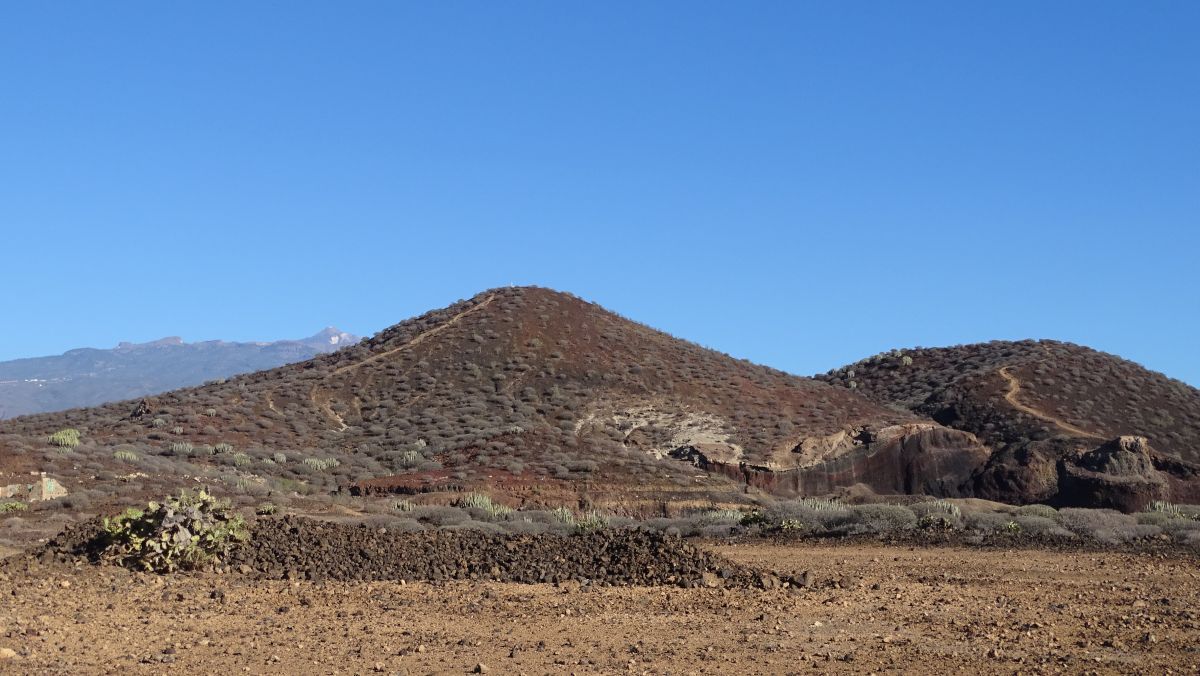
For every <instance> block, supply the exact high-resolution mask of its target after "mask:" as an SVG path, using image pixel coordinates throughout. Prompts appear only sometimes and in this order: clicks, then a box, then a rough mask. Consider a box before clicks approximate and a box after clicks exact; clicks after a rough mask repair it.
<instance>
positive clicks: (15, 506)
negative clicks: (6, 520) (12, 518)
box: [0, 500, 29, 514]
mask: <svg viewBox="0 0 1200 676" xmlns="http://www.w3.org/2000/svg"><path fill="white" fill-rule="evenodd" d="M27 509H29V505H27V504H25V503H24V502H21V501H20V500H9V501H8V502H0V514H5V513H8V512H24V511H25V510H27Z"/></svg>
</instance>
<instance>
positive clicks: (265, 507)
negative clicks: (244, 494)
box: [254, 502, 279, 516]
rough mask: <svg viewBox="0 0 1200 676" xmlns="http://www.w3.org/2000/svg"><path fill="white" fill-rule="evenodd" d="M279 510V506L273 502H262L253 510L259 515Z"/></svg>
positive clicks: (266, 514)
mask: <svg viewBox="0 0 1200 676" xmlns="http://www.w3.org/2000/svg"><path fill="white" fill-rule="evenodd" d="M278 511H279V507H278V506H276V505H275V503H273V502H264V503H262V504H261V505H259V506H258V508H257V509H255V510H254V513H255V514H257V515H259V516H270V515H271V514H274V513H275V512H278Z"/></svg>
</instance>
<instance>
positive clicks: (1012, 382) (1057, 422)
mask: <svg viewBox="0 0 1200 676" xmlns="http://www.w3.org/2000/svg"><path fill="white" fill-rule="evenodd" d="M1010 368H1012V367H1011V366H1005V367H1003V368H1001V369H1000V371H999V373H1000V375H1001V377H1003V378H1004V379H1005V380H1006V381H1008V392H1006V393H1005V394H1004V400H1005V401H1007V402H1008V403H1009V404H1010V405H1012V407H1013V408H1015V409H1017V410H1018V411H1021V412H1022V413H1028V414H1029V415H1031V416H1033V417H1035V418H1037V419H1038V420H1043V421H1045V422H1048V423H1050V424H1051V425H1054V426H1055V427H1058V428H1059V429H1061V430H1063V431H1064V432H1068V433H1070V434H1073V435H1075V436H1079V437H1086V438H1088V439H1103V438H1104V437H1102V436H1100V435H1098V434H1093V433H1091V432H1088V431H1086V430H1081V429H1079V428H1078V427H1075V426H1074V425H1072V424H1070V423H1068V422H1067V421H1065V420H1063V419H1062V418H1056V417H1054V416H1052V415H1050V414H1048V413H1044V412H1042V411H1039V410H1038V409H1036V408H1033V407H1031V406H1026V405H1025V404H1022V403H1021V402H1020V401H1018V400H1017V395H1019V394H1020V393H1021V381H1020V379H1018V378H1017V377H1016V376H1014V375H1013V374H1011V373H1009V372H1008V370H1009V369H1010Z"/></svg>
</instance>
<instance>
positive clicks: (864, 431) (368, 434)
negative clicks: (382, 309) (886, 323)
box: [0, 288, 986, 500]
mask: <svg viewBox="0 0 1200 676" xmlns="http://www.w3.org/2000/svg"><path fill="white" fill-rule="evenodd" d="M133 409H134V406H133V403H132V402H128V403H123V404H119V405H108V406H103V407H98V408H93V409H85V410H79V411H67V412H64V413H59V414H52V415H42V416H30V417H25V418H19V419H16V420H12V421H8V422H7V423H4V424H0V431H3V432H8V433H9V436H8V437H0V444H2V443H4V442H5V441H6V440H7V442H8V443H9V444H10V445H13V446H15V447H17V448H18V449H19V450H20V451H21V453H19V454H18V457H20V458H27V459H34V460H41V461H43V462H50V463H53V464H54V465H56V466H61V465H63V464H65V462H66V460H65V458H68V457H70V458H72V459H75V458H76V456H77V457H78V460H82V461H84V464H85V465H86V466H90V467H92V468H93V470H94V471H95V472H96V476H97V477H101V478H99V479H97V481H98V482H101V483H103V481H104V479H103V477H104V476H106V472H108V473H111V472H112V469H111V467H112V464H113V455H112V454H113V452H114V451H115V450H118V449H120V448H128V449H130V450H131V451H132V452H133V453H134V454H136V455H137V456H138V457H139V458H140V460H139V461H137V462H138V463H140V465H144V466H150V465H153V466H154V468H155V469H156V470H158V473H157V474H156V473H151V472H147V474H148V475H150V476H149V477H148V478H145V479H139V481H140V482H141V483H146V482H151V481H154V480H155V479H154V477H157V476H167V477H171V476H176V477H177V476H187V477H192V476H202V477H207V476H211V473H212V472H214V471H216V472H218V473H221V474H220V475H221V476H222V477H223V480H224V481H226V482H227V483H232V484H233V485H235V486H237V487H238V489H239V490H243V489H249V490H256V489H257V488H262V487H264V486H265V487H266V489H268V490H280V489H281V488H284V487H286V489H288V490H296V489H298V487H300V488H302V489H303V490H310V489H311V490H324V489H327V488H330V487H333V486H345V485H347V484H350V483H353V482H361V483H360V484H359V489H361V490H364V491H368V492H369V491H376V490H402V491H417V490H421V491H425V490H437V489H442V488H447V487H464V486H475V485H479V484H488V485H489V486H491V487H493V488H498V489H503V490H507V491H510V492H513V493H519V494H521V495H522V496H525V497H527V498H528V497H529V496H531V495H535V494H537V493H538V492H545V491H563V492H575V493H581V494H583V493H586V494H589V495H594V494H600V493H606V492H607V493H609V494H621V495H622V496H623V498H622V499H625V500H629V499H635V498H636V499H641V498H640V497H638V496H644V497H645V499H647V500H660V499H664V496H666V497H670V496H671V494H672V492H683V493H688V492H692V493H694V492H696V491H710V490H712V491H724V492H731V491H736V490H738V486H739V485H740V484H741V483H743V482H748V483H751V484H754V485H757V486H760V487H762V488H765V489H767V490H772V491H776V492H806V493H808V492H821V491H825V490H829V489H831V488H834V487H837V486H846V485H851V484H856V483H865V484H867V485H869V486H871V487H872V488H874V489H876V490H879V491H881V492H899V491H907V490H912V491H916V490H921V491H932V492H940V493H947V494H957V493H958V492H960V490H961V486H962V485H963V484H964V483H965V482H966V481H967V480H968V479H969V477H970V472H971V471H972V469H974V468H975V467H976V466H978V465H979V464H980V463H981V462H982V461H983V460H984V459H985V458H986V451H985V450H984V449H983V448H982V446H980V445H979V444H978V442H977V441H976V440H975V438H974V437H973V436H971V435H969V434H966V433H962V432H958V431H954V430H948V429H946V428H943V427H941V426H939V425H937V424H935V423H932V422H931V421H928V420H925V419H922V418H920V417H918V416H915V415H913V414H911V413H908V412H903V411H896V410H893V409H889V408H886V407H883V406H880V405H878V404H876V403H874V402H872V401H870V400H868V399H867V398H865V397H862V396H860V395H859V394H856V393H854V392H850V391H847V390H846V389H845V388H838V387H832V386H829V385H826V384H824V383H819V382H816V381H814V380H811V379H807V378H800V377H796V376H792V375H788V374H785V373H782V372H780V371H775V370H772V369H769V368H765V367H761V366H756V365H753V364H750V363H748V362H744V361H738V360H735V359H732V358H730V357H728V356H726V355H722V354H719V353H716V352H713V351H711V350H707V349H704V348H701V347H699V346H696V345H693V344H690V343H687V342H684V341H681V340H678V339H675V338H672V337H671V336H668V335H666V334H664V333H661V332H659V331H655V330H652V329H650V328H647V327H645V326H642V325H639V324H636V323H634V322H631V321H629V320H626V319H623V318H621V317H619V316H617V315H615V314H612V313H610V312H608V311H606V310H604V309H603V308H600V307H598V306H596V305H594V304H591V303H587V302H584V301H582V300H579V299H578V298H575V297H572V296H569V295H566V294H561V293H557V292H553V291H549V290H545V289H538V288H508V289H497V290H493V291H488V292H485V293H483V294H480V295H478V296H476V297H474V298H472V299H469V300H466V301H462V302H459V303H456V304H455V305H452V306H450V307H448V308H445V309H442V310H437V311H434V312H430V313H427V314H425V315H422V316H420V317H416V318H414V319H411V320H408V321H405V322H403V323H401V324H398V325H396V326H394V327H392V328H390V329H387V330H385V331H383V332H381V333H380V334H378V335H376V336H374V337H372V338H370V339H368V340H365V341H363V342H362V343H360V344H358V345H355V346H352V347H350V348H347V349H344V350H341V351H339V352H336V353H333V354H328V355H323V356H319V357H316V358H314V359H312V360H309V361H307V362H303V363H300V364H295V365H291V366H286V367H282V368H278V369H274V370H270V371H264V372H260V373H255V374H250V375H245V376H239V377H236V378H232V379H230V380H228V381H227V382H224V383H221V384H213V385H207V386H204V387H199V388H192V389H187V390H180V391H176V392H171V393H168V394H165V395H162V396H159V397H156V398H155V400H154V401H152V402H149V403H148V405H147V406H146V407H143V408H142V410H140V411H139V413H140V415H139V416H136V417H131V415H130V413H131V411H132V410H133ZM63 427H74V428H78V429H80V430H81V431H82V432H83V437H84V443H83V444H81V445H80V447H78V448H76V449H75V450H72V451H70V452H68V453H67V454H60V453H57V452H56V451H49V452H47V450H46V444H45V441H44V439H45V438H46V436H47V435H49V434H51V433H52V432H54V431H55V430H57V429H60V428H63ZM218 444H228V445H230V446H232V447H233V448H234V449H237V450H238V451H241V452H242V453H244V455H243V456H242V457H240V458H237V459H235V460H231V459H230V458H231V456H232V455H236V454H231V453H230V452H229V451H228V450H227V448H226V447H225V446H220V447H219V448H221V449H226V450H225V451H224V452H217V453H215V454H214V453H213V451H216V450H217V449H218ZM276 453H280V454H283V455H282V456H276V455H275V454H276ZM331 459H336V460H337V461H338V463H339V464H338V465H337V466H331V465H332V463H331V462H328V461H329V460H331ZM123 462H124V461H123ZM36 464H37V463H36V462H32V461H30V462H28V463H25V465H24V466H21V467H15V468H16V469H35V467H33V465H36ZM230 465H232V468H230ZM696 466H699V467H700V468H704V469H709V470H713V471H712V473H711V474H705V473H704V472H701V471H699V470H698V469H697V467H696ZM0 469H3V468H0ZM222 472H223V473H222ZM167 480H169V479H167ZM631 496H633V497H631Z"/></svg>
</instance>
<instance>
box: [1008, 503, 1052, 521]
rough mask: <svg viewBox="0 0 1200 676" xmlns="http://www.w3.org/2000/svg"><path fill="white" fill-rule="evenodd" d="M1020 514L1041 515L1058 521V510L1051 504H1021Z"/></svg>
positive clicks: (1018, 509)
mask: <svg viewBox="0 0 1200 676" xmlns="http://www.w3.org/2000/svg"><path fill="white" fill-rule="evenodd" d="M1016 514H1017V515H1019V516H1040V517H1041V518H1043V519H1054V520H1055V521H1058V510H1057V509H1055V508H1053V507H1051V506H1050V505H1021V506H1020V507H1018V508H1017V511H1016Z"/></svg>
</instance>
